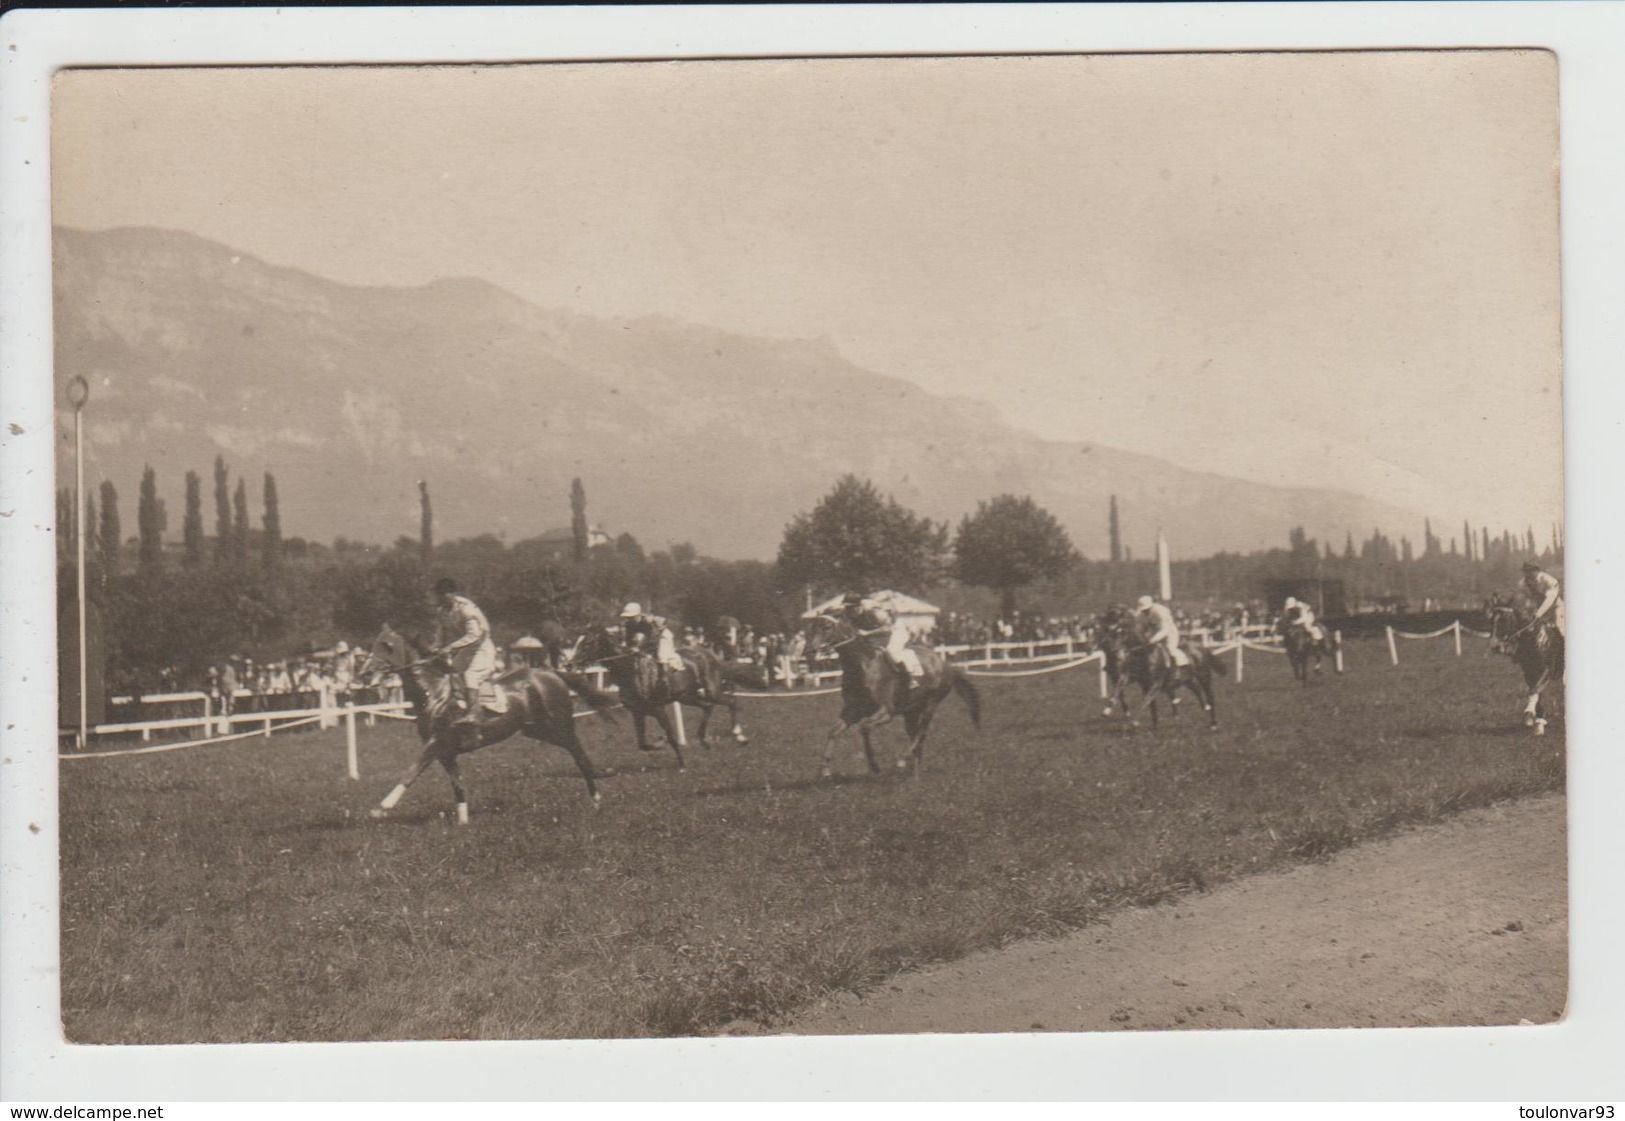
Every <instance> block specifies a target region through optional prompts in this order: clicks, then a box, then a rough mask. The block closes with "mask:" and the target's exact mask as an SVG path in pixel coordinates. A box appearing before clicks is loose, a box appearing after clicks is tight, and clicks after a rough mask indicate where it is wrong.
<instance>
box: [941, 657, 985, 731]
mask: <svg viewBox="0 0 1625 1121" xmlns="http://www.w3.org/2000/svg"><path fill="white" fill-rule="evenodd" d="M948 675H949V678H948V679H949V680H950V681H952V682H953V686H954V692H956V693H958V694H959V695H960V697H961V698H963V699H964V701H965V707H966V708H968V709H970V722H971V724H972V725H974V726H975V727H977V728H980V727H981V726H982V695H981V694H980V693H978V692H977V691H976V686H974V685H972V684H971V682H970V678H968V677H966V676H965V673H964V671H963V670H959V669H949V670H948Z"/></svg>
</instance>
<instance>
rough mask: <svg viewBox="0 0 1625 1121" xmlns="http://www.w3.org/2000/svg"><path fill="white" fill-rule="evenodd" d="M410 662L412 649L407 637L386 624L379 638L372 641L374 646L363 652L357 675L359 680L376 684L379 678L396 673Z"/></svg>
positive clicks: (356, 671)
mask: <svg viewBox="0 0 1625 1121" xmlns="http://www.w3.org/2000/svg"><path fill="white" fill-rule="evenodd" d="M410 661H412V648H411V646H410V644H409V643H408V641H407V639H406V636H405V635H403V634H401V633H400V632H398V631H397V630H395V628H394V627H392V626H390V625H389V624H388V623H385V624H384V628H383V630H381V631H379V632H378V637H377V638H375V639H373V640H372V645H371V646H369V647H368V648H367V649H366V650H365V651H363V653H362V655H361V658H360V659H359V660H358V662H357V664H356V667H355V675H356V678H357V679H358V680H362V681H366V682H369V683H372V682H376V681H377V680H378V678H380V677H383V676H385V675H387V674H390V673H394V672H395V671H397V670H399V669H400V668H401V667H402V666H405V665H406V664H407V663H409V662H410Z"/></svg>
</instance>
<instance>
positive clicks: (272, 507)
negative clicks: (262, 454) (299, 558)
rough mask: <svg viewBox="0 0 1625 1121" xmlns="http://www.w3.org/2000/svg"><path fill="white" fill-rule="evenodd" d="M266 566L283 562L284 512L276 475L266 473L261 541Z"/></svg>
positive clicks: (273, 565) (271, 566) (269, 566)
mask: <svg viewBox="0 0 1625 1121" xmlns="http://www.w3.org/2000/svg"><path fill="white" fill-rule="evenodd" d="M261 547H262V549H263V556H264V559H265V567H266V568H275V567H276V566H277V565H279V564H281V563H282V512H281V511H280V510H279V509H278V508H277V497H276V476H275V475H273V474H271V473H270V472H269V471H267V472H266V473H265V538H264V540H263V541H262V542H261Z"/></svg>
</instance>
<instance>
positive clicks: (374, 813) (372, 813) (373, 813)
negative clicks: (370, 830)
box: [367, 806, 389, 821]
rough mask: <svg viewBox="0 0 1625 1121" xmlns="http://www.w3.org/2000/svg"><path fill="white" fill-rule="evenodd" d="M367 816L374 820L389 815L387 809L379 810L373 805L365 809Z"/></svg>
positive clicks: (382, 818)
mask: <svg viewBox="0 0 1625 1121" xmlns="http://www.w3.org/2000/svg"><path fill="white" fill-rule="evenodd" d="M367 816H368V817H370V818H372V819H373V820H374V821H382V820H384V818H386V817H388V816H389V811H388V810H381V809H379V808H378V807H376V806H374V807H373V808H372V809H370V810H368V811H367Z"/></svg>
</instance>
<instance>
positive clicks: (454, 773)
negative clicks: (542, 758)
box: [357, 626, 615, 825]
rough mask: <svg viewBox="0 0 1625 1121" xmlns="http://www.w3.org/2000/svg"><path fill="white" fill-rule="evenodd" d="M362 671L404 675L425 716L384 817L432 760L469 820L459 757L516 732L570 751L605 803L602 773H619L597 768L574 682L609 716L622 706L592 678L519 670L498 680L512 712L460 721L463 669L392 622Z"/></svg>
mask: <svg viewBox="0 0 1625 1121" xmlns="http://www.w3.org/2000/svg"><path fill="white" fill-rule="evenodd" d="M357 672H358V674H364V675H366V676H368V677H372V678H374V679H376V678H377V677H379V676H383V675H385V674H389V673H395V674H397V675H398V676H399V677H400V680H401V687H402V689H403V690H404V691H405V693H406V699H407V700H408V701H410V702H411V705H412V714H413V716H414V717H415V718H416V720H417V730H418V738H419V739H421V740H422V741H423V753H422V754H421V755H419V756H418V759H417V761H416V762H415V763H413V764H412V765H411V766H410V767H408V768H407V769H406V773H405V774H404V775H402V776H401V781H400V782H399V783H397V784H396V786H395V789H393V790H391V791H390V792H389V794H388V795H387V796H385V798H384V800H383V801H382V802H380V803H379V804H378V808H377V809H375V810H373V811H372V815H373V816H374V817H379V818H381V817H383V816H384V815H385V814H387V813H388V812H389V811H390V810H392V809H394V808H395V806H396V804H397V803H399V802H400V800H401V798H402V796H404V795H405V794H406V789H407V787H409V786H411V785H412V783H414V782H415V781H417V778H418V776H419V775H421V774H422V773H423V771H424V769H425V768H427V767H428V766H429V764H431V763H439V764H440V765H441V766H442V767H443V768H445V771H446V775H447V777H448V778H450V779H451V788H452V791H453V792H454V793H455V794H456V796H457V821H458V823H459V824H462V825H467V824H468V794H467V792H466V791H465V790H464V789H463V780H462V776H461V775H460V773H459V772H458V768H457V757H458V756H459V755H467V754H468V753H469V752H470V751H477V750H478V749H480V748H482V747H486V746H488V745H490V744H494V743H501V742H502V741H503V740H505V739H508V738H509V737H510V736H512V735H513V734H514V733H516V732H522V733H523V734H525V735H526V736H529V737H530V738H531V739H533V740H539V741H541V742H542V743H551V744H555V745H556V746H558V747H562V748H564V750H566V751H568V752H569V753H570V757H571V758H573V759H574V760H575V761H576V766H577V767H579V768H580V770H581V776H582V777H583V778H584V779H586V780H587V793H588V794H589V795H590V796H591V797H592V801H593V805H594V806H596V805H597V804H598V802H599V796H598V786H597V783H596V781H595V780H596V779H597V778H599V777H601V776H607V775H610V774H613V773H614V772H613V771H609V770H603V771H598V770H595V768H594V767H593V765H592V760H590V759H588V758H587V752H586V751H585V749H583V748H582V746H581V740H580V738H579V737H578V736H577V735H576V727H575V714H574V707H575V706H574V704H573V703H572V701H571V697H570V693H571V689H572V688H574V690H575V691H576V692H577V693H580V694H581V697H582V699H583V700H585V701H586V702H587V703H588V704H589V705H591V706H592V708H593V709H594V710H595V711H596V712H597V713H598V714H599V715H600V716H603V717H605V718H606V719H607V718H608V710H609V709H611V708H613V707H614V705H615V698H614V697H613V696H611V695H609V694H608V693H605V692H602V691H600V690H598V689H594V688H593V687H592V686H591V685H590V684H588V683H587V682H586V681H585V680H584V679H580V680H574V681H571V682H569V683H566V681H565V679H564V678H563V677H561V676H560V675H558V674H556V673H550V672H548V671H546V670H538V669H520V670H514V671H513V672H511V673H507V674H504V675H502V676H501V677H499V678H497V679H496V680H495V681H494V682H493V683H492V684H493V685H495V687H496V688H497V689H500V690H501V691H502V693H503V695H504V699H505V701H506V710H505V711H503V712H501V713H497V712H492V711H490V710H488V709H484V708H482V709H481V710H480V712H479V714H478V718H477V720H476V722H475V723H472V724H459V723H456V720H457V717H458V716H459V715H460V713H459V711H458V708H457V705H456V704H455V702H454V699H453V692H452V680H451V677H452V673H453V672H455V671H453V670H452V669H451V668H450V666H449V664H448V662H447V660H446V658H445V657H443V656H440V655H434V654H425V653H424V652H423V651H422V650H421V649H420V648H419V647H418V646H417V644H416V643H413V642H412V641H411V640H410V639H407V638H405V637H404V636H402V635H400V634H398V633H396V632H395V631H394V630H393V629H392V628H390V627H387V626H386V627H385V628H384V629H383V631H382V632H381V633H380V634H379V635H378V638H377V639H376V640H375V641H374V642H373V645H372V649H371V650H370V651H368V652H367V655H366V657H365V659H364V660H363V662H362V664H361V666H360V667H358V669H357Z"/></svg>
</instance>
